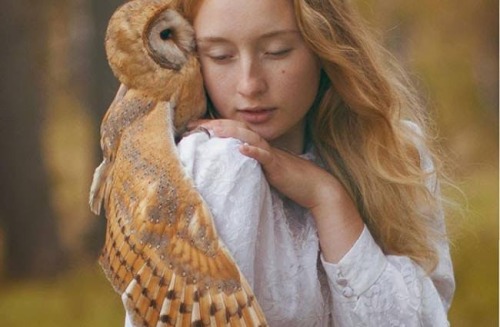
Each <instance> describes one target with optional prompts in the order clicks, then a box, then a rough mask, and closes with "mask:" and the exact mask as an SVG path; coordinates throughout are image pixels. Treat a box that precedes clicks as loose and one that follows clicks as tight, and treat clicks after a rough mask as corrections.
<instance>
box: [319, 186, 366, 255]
mask: <svg viewBox="0 0 500 327" xmlns="http://www.w3.org/2000/svg"><path fill="white" fill-rule="evenodd" d="M332 179H334V178H333V177H332ZM314 203H315V204H314V206H312V207H311V208H310V211H311V214H312V216H313V218H314V220H315V223H316V227H317V230H318V238H319V242H320V247H321V251H322V253H323V257H324V258H325V260H326V261H328V262H333V263H336V262H338V261H339V260H340V259H341V258H342V257H343V256H344V255H345V254H346V253H347V252H348V251H349V249H350V248H351V247H352V246H353V245H354V243H355V242H356V240H357V239H358V238H359V235H360V234H361V232H362V231H363V227H364V223H363V220H362V219H361V215H360V214H359V211H358V209H357V207H356V205H355V203H354V201H353V200H352V199H351V197H350V196H349V194H348V193H347V191H346V190H345V189H344V187H343V186H342V185H341V184H340V183H339V182H338V181H337V180H334V181H333V182H332V181H329V183H323V185H322V186H321V189H319V190H318V191H317V193H315V202H314Z"/></svg>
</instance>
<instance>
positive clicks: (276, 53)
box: [264, 48, 293, 59]
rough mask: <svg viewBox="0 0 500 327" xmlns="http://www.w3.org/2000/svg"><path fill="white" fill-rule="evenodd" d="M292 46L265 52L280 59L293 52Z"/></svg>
mask: <svg viewBox="0 0 500 327" xmlns="http://www.w3.org/2000/svg"><path fill="white" fill-rule="evenodd" d="M292 50H293V49H292V48H286V49H283V50H277V51H266V52H265V53H264V54H265V55H266V56H268V57H271V58H274V59H279V58H283V57H285V56H287V55H288V54H289V53H290V52H292Z"/></svg>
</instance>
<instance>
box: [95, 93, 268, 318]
mask: <svg viewBox="0 0 500 327" xmlns="http://www.w3.org/2000/svg"><path fill="white" fill-rule="evenodd" d="M171 109H172V108H170V105H169V104H168V103H163V102H162V103H159V104H158V105H157V106H156V107H155V108H154V109H153V110H152V111H150V112H149V113H148V114H147V115H145V116H144V117H141V118H139V119H137V121H136V122H134V123H133V124H132V125H131V126H129V127H127V128H126V129H124V130H123V132H122V136H121V140H120V144H119V147H118V150H117V154H116V158H115V160H114V163H113V170H112V176H111V179H110V193H109V201H108V202H107V204H106V214H107V218H108V227H107V236H106V243H105V246H104V248H103V251H102V255H101V257H100V262H101V265H102V266H103V268H104V271H105V272H106V275H107V276H108V278H109V279H110V281H111V283H112V284H113V286H114V287H115V289H116V290H117V291H118V292H119V293H121V294H122V299H123V302H124V304H125V306H126V308H127V311H128V313H129V315H130V316H131V317H132V319H133V321H134V324H135V325H138V326H265V325H266V322H265V318H264V315H263V313H262V310H261V308H260V306H259V304H258V303H257V301H256V299H255V297H254V295H253V292H252V290H251V288H250V287H249V285H248V283H247V281H246V279H245V277H244V276H243V275H242V274H241V272H240V270H239V268H238V267H237V265H236V263H235V262H234V260H233V259H232V257H231V255H230V254H229V252H228V251H227V249H226V247H225V246H224V245H223V243H222V241H221V240H220V239H219V237H218V235H217V232H216V230H215V227H214V223H213V219H212V216H211V213H210V211H209V209H208V207H207V205H206V204H205V202H204V201H203V199H202V198H201V196H200V195H199V193H198V192H197V191H196V189H195V187H194V185H193V183H192V180H191V179H190V178H189V177H188V176H187V175H186V174H185V172H184V168H183V167H182V165H181V163H180V160H179V158H178V155H177V150H176V147H175V142H174V140H173V135H172V131H173V125H172V122H171V120H172V119H171V117H172V115H173V114H172V110H171Z"/></svg>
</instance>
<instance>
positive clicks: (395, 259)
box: [321, 123, 455, 327]
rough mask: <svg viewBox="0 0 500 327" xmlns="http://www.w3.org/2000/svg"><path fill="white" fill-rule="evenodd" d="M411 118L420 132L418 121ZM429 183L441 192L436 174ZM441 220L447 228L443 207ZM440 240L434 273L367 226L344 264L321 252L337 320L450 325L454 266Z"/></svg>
mask: <svg viewBox="0 0 500 327" xmlns="http://www.w3.org/2000/svg"><path fill="white" fill-rule="evenodd" d="M407 124H408V126H409V127H410V128H412V129H414V130H415V132H417V133H418V132H419V131H418V127H416V125H414V124H411V123H407ZM418 147H419V151H420V155H421V158H420V159H421V164H422V168H423V169H425V170H426V171H428V172H432V171H433V170H434V167H433V165H432V161H431V160H430V158H429V156H428V155H427V154H426V150H425V149H424V148H423V147H420V146H418ZM427 186H428V188H429V189H430V190H431V191H432V192H439V187H438V185H437V183H436V179H435V176H431V178H429V180H428V185H427ZM438 223H439V224H440V228H441V229H442V231H443V232H444V228H445V227H444V218H443V215H442V212H441V214H440V221H439V222H438ZM436 246H437V249H438V253H439V258H440V260H439V263H438V266H437V268H436V269H435V270H434V271H433V272H432V273H431V274H430V275H428V274H426V273H425V271H424V270H423V269H422V268H421V267H420V266H419V265H417V264H416V263H415V262H413V261H412V260H410V259H409V258H408V257H404V256H392V255H387V256H386V255H384V254H383V253H382V251H381V249H380V247H379V246H378V245H377V244H376V243H375V241H374V239H373V237H372V235H371V234H370V232H369V231H368V229H367V228H366V227H365V228H364V230H363V232H362V234H361V236H360V237H359V239H358V240H357V242H356V243H355V244H354V246H353V247H352V248H351V249H350V251H349V252H348V253H347V254H346V255H345V256H344V257H343V258H342V259H341V260H340V262H339V263H338V264H332V263H328V262H326V261H325V260H324V259H323V258H321V260H322V263H323V266H324V268H325V271H326V273H327V276H328V282H329V285H330V289H331V293H332V313H333V320H334V326H374V327H375V326H376V327H380V326H429V327H431V326H432V327H440V326H449V322H448V319H447V312H448V309H449V307H450V303H451V299H452V297H453V293H454V290H455V281H454V277H453V268H452V264H451V258H450V252H449V246H448V243H447V241H446V240H443V241H442V242H440V243H439V244H437V245H436Z"/></svg>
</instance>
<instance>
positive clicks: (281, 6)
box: [194, 0, 297, 38]
mask: <svg viewBox="0 0 500 327" xmlns="http://www.w3.org/2000/svg"><path fill="white" fill-rule="evenodd" d="M194 28H195V31H196V35H197V38H200V37H201V38H203V37H228V38H231V37H235V38H245V37H252V36H253V37H255V36H258V35H261V34H267V33H270V32H272V31H276V30H297V23H296V20H295V13H294V10H293V4H292V1H291V0H203V1H202V2H201V4H200V6H199V9H198V11H197V14H196V16H195V17H194Z"/></svg>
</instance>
